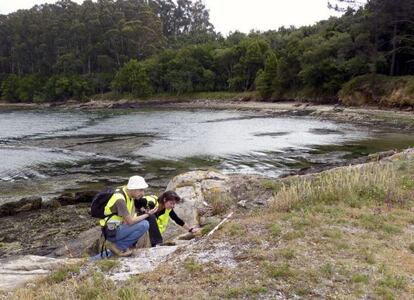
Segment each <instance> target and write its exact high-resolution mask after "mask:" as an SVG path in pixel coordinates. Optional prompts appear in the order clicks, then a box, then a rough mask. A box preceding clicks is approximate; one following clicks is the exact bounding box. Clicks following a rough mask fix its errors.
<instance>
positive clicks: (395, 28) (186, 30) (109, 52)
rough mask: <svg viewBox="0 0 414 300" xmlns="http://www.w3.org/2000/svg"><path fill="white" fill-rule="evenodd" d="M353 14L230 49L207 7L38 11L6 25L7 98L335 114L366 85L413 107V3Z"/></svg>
mask: <svg viewBox="0 0 414 300" xmlns="http://www.w3.org/2000/svg"><path fill="white" fill-rule="evenodd" d="M344 2H346V3H344ZM354 2H355V1H352V0H337V1H336V5H335V3H334V4H332V3H331V4H330V5H331V6H332V8H333V9H337V10H341V9H342V10H343V11H344V13H343V15H342V16H341V17H331V18H330V19H328V20H323V21H320V22H318V23H317V24H315V25H312V26H304V27H300V28H295V27H290V28H286V27H281V28H278V29H275V30H271V31H266V32H255V31H251V32H250V33H249V34H244V33H241V32H238V31H236V32H231V33H230V34H229V35H228V36H226V37H224V36H222V35H221V34H220V33H217V32H216V31H215V29H214V26H213V24H211V23H210V19H209V11H208V10H207V9H206V7H205V5H204V3H203V1H201V0H196V1H190V0H177V1H172V0H98V1H97V2H92V1H90V0H87V1H85V2H83V4H81V5H79V4H77V3H75V2H72V1H70V0H61V1H59V2H56V3H55V4H43V5H36V6H34V7H33V8H31V9H28V10H18V11H16V12H14V13H11V14H8V15H0V87H1V98H2V99H3V100H5V101H10V102H43V101H64V100H68V99H86V98H87V97H90V96H92V95H96V94H102V95H105V94H107V93H110V94H116V95H126V94H128V95H132V96H133V97H137V98H145V97H151V96H154V95H158V94H164V93H165V94H171V95H176V96H180V95H183V94H186V93H196V92H244V91H256V92H257V93H258V95H260V98H261V99H263V100H272V99H273V100H284V99H307V100H309V101H315V102H332V103H336V102H337V101H338V95H341V93H342V95H344V94H346V93H349V92H350V90H352V89H356V88H358V87H361V86H362V85H371V86H374V89H377V91H376V92H377V93H381V91H379V90H378V89H381V88H380V87H382V89H385V87H390V88H392V87H395V86H399V85H403V86H404V87H405V88H406V91H407V93H412V95H413V96H414V79H413V77H411V76H410V75H414V1H412V0H369V1H367V3H366V4H365V5H364V6H352V4H354ZM343 4H346V5H345V6H343ZM341 5H342V7H341ZM378 86H380V87H378ZM383 92H385V91H383ZM400 104H401V103H400Z"/></svg>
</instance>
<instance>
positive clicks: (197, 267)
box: [184, 257, 203, 273]
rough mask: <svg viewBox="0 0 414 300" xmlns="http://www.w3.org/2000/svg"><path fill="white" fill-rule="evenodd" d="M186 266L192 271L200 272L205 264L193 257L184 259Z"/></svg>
mask: <svg viewBox="0 0 414 300" xmlns="http://www.w3.org/2000/svg"><path fill="white" fill-rule="evenodd" d="M184 268H185V269H186V270H187V271H188V272H190V273H199V272H202V271H203V266H202V265H201V264H200V263H199V262H197V261H196V260H195V259H194V258H191V257H189V258H187V259H186V260H185V261H184Z"/></svg>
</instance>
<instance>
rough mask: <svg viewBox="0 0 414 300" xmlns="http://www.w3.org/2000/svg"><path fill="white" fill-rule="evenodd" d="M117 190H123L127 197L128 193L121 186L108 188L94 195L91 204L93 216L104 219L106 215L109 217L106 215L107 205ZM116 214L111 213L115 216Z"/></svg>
mask: <svg viewBox="0 0 414 300" xmlns="http://www.w3.org/2000/svg"><path fill="white" fill-rule="evenodd" d="M115 192H121V193H122V195H123V196H124V198H125V199H126V195H125V193H124V191H123V190H122V189H121V188H116V189H114V188H111V187H109V188H106V189H104V190H102V191H100V192H99V193H98V194H96V195H95V197H93V200H92V204H91V216H92V217H94V218H98V219H104V218H105V217H108V216H106V215H105V213H104V212H105V206H106V204H107V203H108V201H109V199H111V197H112V195H113V194H114V193H115ZM113 215H114V214H111V215H110V216H113Z"/></svg>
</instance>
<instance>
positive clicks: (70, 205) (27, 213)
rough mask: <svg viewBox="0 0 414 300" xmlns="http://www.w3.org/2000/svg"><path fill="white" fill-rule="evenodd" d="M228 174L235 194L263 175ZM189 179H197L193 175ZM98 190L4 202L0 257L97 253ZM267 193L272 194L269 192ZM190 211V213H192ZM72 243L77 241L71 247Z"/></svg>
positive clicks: (379, 155) (377, 157)
mask: <svg viewBox="0 0 414 300" xmlns="http://www.w3.org/2000/svg"><path fill="white" fill-rule="evenodd" d="M395 153H396V151H393V150H390V151H386V152H381V153H376V154H371V155H368V156H365V157H361V158H357V159H353V160H349V161H347V162H346V163H341V164H340V163H332V164H326V165H323V166H316V167H311V168H307V169H302V170H300V171H298V172H294V173H291V174H287V175H286V176H284V177H287V176H292V175H308V174H314V173H318V172H322V171H325V170H329V169H332V168H336V167H341V166H349V165H356V164H363V163H368V162H375V161H380V160H382V159H386V158H388V157H390V156H392V155H394V154H395ZM190 173H191V172H190ZM178 177H180V176H178ZM229 178H231V180H229V182H231V183H232V185H231V186H229V189H233V190H234V191H235V194H238V193H241V191H239V190H238V189H239V188H235V186H238V187H239V186H243V185H244V186H246V188H245V189H249V188H248V187H247V186H248V185H249V184H251V183H252V182H254V181H256V180H257V178H261V177H258V176H253V175H230V176H229ZM261 179H263V178H261ZM173 181H174V179H173ZM187 181H194V178H192V179H191V178H190V179H188V180H187ZM171 187H172V186H171V183H170V184H169V185H168V187H167V189H168V188H170V189H171ZM253 187H254V184H253V185H252V187H251V189H254V188H253ZM258 189H260V188H257V187H256V190H257V193H253V194H252V199H249V201H248V202H259V203H262V202H263V199H262V198H263V196H262V195H261V194H262V191H259V190H258ZM97 192H98V191H96V190H90V191H85V192H76V193H64V194H61V195H60V196H58V197H55V198H53V199H51V200H49V201H44V202H42V197H41V196H40V195H39V196H33V197H26V198H22V199H21V200H19V201H16V202H8V203H5V204H3V205H1V206H0V227H1V228H4V230H2V232H1V233H0V258H4V257H12V256H16V255H28V254H30V255H41V256H52V257H56V256H71V257H80V256H82V255H84V254H85V253H87V254H89V255H92V254H93V253H96V251H97V245H96V244H95V242H96V237H97V236H99V234H100V231H99V230H97V229H96V224H97V222H96V220H95V219H93V218H91V216H90V213H89V207H90V203H91V201H92V198H93V196H94V195H95V194H96V193H97ZM267 197H270V195H268V196H267ZM236 198H237V196H236ZM239 198H240V197H239ZM265 198H266V197H265ZM241 205H243V204H241ZM189 214H190V215H191V213H189ZM79 235H81V238H79ZM77 240H78V241H79V240H82V241H84V243H82V245H78V244H77V243H78V242H76V241H77ZM70 244H74V245H72V246H70V247H69V246H68V245H70ZM79 247H80V248H79ZM69 248H70V249H69Z"/></svg>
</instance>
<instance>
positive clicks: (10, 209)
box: [0, 196, 42, 217]
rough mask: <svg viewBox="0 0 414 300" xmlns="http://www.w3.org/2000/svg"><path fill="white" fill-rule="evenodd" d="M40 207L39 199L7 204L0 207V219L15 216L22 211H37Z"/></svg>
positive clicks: (32, 198) (28, 198) (40, 200)
mask: <svg viewBox="0 0 414 300" xmlns="http://www.w3.org/2000/svg"><path fill="white" fill-rule="evenodd" d="M41 207H42V198H41V197H36V196H34V197H27V198H22V199H20V200H19V201H17V202H8V203H5V204H3V205H2V206H0V217H4V216H12V215H16V214H18V213H19V212H23V211H31V210H37V209H40V208H41Z"/></svg>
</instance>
